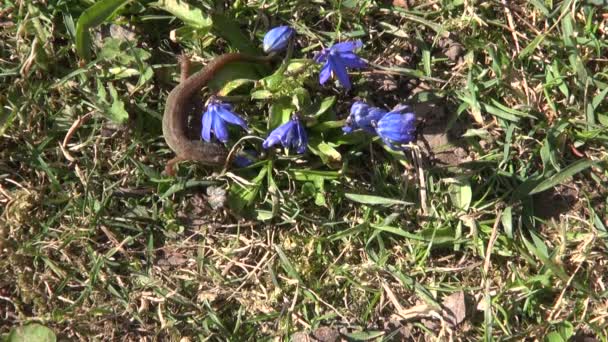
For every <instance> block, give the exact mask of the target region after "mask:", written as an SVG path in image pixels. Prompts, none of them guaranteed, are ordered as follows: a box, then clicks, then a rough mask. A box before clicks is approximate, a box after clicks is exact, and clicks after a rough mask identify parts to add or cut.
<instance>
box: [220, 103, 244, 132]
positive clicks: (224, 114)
mask: <svg viewBox="0 0 608 342" xmlns="http://www.w3.org/2000/svg"><path fill="white" fill-rule="evenodd" d="M218 107H219V106H218ZM217 115H219V116H220V117H221V118H222V120H224V121H226V122H228V123H231V124H233V125H238V126H241V127H243V129H244V130H247V122H245V120H243V119H242V118H240V117H239V116H237V115H236V114H234V113H233V112H231V111H229V110H226V109H225V107H219V108H218V110H217Z"/></svg>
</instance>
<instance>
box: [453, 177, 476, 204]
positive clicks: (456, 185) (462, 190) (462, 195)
mask: <svg viewBox="0 0 608 342" xmlns="http://www.w3.org/2000/svg"><path fill="white" fill-rule="evenodd" d="M450 197H451V198H452V203H453V204H454V205H455V206H456V207H457V208H459V209H460V210H463V211H467V210H468V209H469V206H470V205H471V200H472V199H473V191H472V190H471V185H470V184H469V181H468V180H466V179H457V180H454V182H453V183H452V184H450Z"/></svg>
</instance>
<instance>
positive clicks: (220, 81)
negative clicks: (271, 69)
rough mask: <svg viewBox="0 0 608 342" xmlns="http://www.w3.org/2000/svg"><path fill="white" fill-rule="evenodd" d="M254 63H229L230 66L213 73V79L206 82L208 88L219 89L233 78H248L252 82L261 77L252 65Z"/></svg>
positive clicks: (233, 79)
mask: <svg viewBox="0 0 608 342" xmlns="http://www.w3.org/2000/svg"><path fill="white" fill-rule="evenodd" d="M252 65H255V63H253V64H252V63H230V66H228V67H225V68H221V69H220V70H219V71H218V72H216V73H215V75H214V76H213V79H211V80H210V81H209V83H208V85H207V86H208V87H209V89H211V90H212V91H219V90H220V89H222V88H223V87H225V86H226V85H227V84H228V83H229V82H232V81H235V80H248V81H249V82H253V81H254V80H257V79H259V78H260V77H261V75H260V74H259V73H258V71H257V70H256V69H255V68H253V67H252Z"/></svg>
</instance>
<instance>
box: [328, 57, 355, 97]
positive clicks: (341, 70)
mask: <svg viewBox="0 0 608 342" xmlns="http://www.w3.org/2000/svg"><path fill="white" fill-rule="evenodd" d="M328 61H329V65H330V68H331V70H332V71H333V72H334V74H335V75H336V77H337V78H338V81H340V84H342V86H343V87H344V88H346V89H350V87H351V84H350V79H349V78H348V72H347V71H346V67H345V66H344V64H343V63H342V61H341V60H340V57H338V56H336V55H329V58H328Z"/></svg>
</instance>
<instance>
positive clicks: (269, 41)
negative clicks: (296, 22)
mask: <svg viewBox="0 0 608 342" xmlns="http://www.w3.org/2000/svg"><path fill="white" fill-rule="evenodd" d="M295 32H296V31H295V30H294V29H293V28H291V27H289V26H278V27H275V28H273V29H272V30H270V31H268V32H267V33H266V35H265V36H264V52H265V53H270V52H280V51H282V50H284V49H285V48H286V47H287V44H288V43H289V40H290V39H291V37H293V35H294V34H295Z"/></svg>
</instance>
